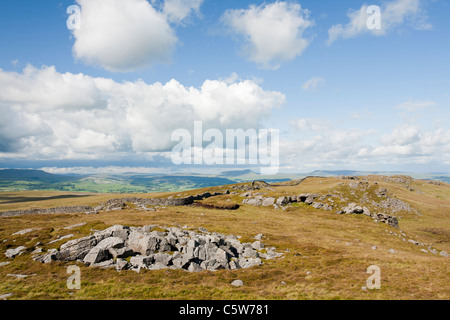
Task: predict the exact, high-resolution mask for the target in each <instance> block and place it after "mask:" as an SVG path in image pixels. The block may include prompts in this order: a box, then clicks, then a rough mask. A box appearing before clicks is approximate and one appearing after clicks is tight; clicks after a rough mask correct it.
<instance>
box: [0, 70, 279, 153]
mask: <svg viewBox="0 0 450 320" xmlns="http://www.w3.org/2000/svg"><path fill="white" fill-rule="evenodd" d="M71 90H75V91H72V92H71ZM284 101H285V97H284V95H283V94H281V93H279V92H272V91H265V90H264V89H263V88H262V87H260V86H259V85H258V84H257V83H255V82H254V81H251V80H240V79H238V78H236V77H235V78H233V80H231V79H227V80H206V81H205V82H204V83H203V84H202V85H201V87H199V88H197V87H186V86H184V85H182V84H181V83H179V82H178V81H176V80H171V81H169V82H167V83H165V84H162V83H159V82H156V83H151V84H147V83H145V82H143V81H135V82H123V83H118V82H115V81H113V80H112V79H105V78H95V77H90V76H86V75H83V74H71V73H64V74H62V73H59V72H58V71H56V70H55V68H54V67H43V68H35V67H32V66H29V67H27V68H26V69H25V70H24V71H23V72H22V73H17V72H5V71H3V70H1V69H0V112H1V114H2V117H0V153H1V152H3V154H1V156H0V158H1V157H3V156H4V154H5V153H14V152H15V153H17V154H19V155H21V156H23V157H28V158H29V159H103V158H118V157H119V158H120V157H130V156H131V157H133V156H132V155H134V154H137V153H146V152H167V151H170V150H171V147H172V146H173V144H174V143H173V142H171V134H172V132H173V131H174V130H175V129H178V128H186V129H192V127H193V123H194V121H203V125H204V128H206V129H207V128H217V129H219V130H225V129H228V128H230V129H234V128H243V129H248V128H255V129H256V128H258V127H259V126H260V124H261V121H262V119H263V118H264V117H266V116H268V115H269V114H270V113H271V111H272V110H273V109H274V108H278V107H280V106H281V105H282V104H283V103H284Z"/></svg>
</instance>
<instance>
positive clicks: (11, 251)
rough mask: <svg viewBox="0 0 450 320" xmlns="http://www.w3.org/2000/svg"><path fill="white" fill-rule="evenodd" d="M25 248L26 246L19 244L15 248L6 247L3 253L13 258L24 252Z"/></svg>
mask: <svg viewBox="0 0 450 320" xmlns="http://www.w3.org/2000/svg"><path fill="white" fill-rule="evenodd" d="M25 250H27V248H26V247H24V246H20V247H17V248H15V249H8V250H6V252H5V255H6V256H7V257H8V258H10V259H13V258H15V257H16V256H20V255H21V254H22V253H24V252H25Z"/></svg>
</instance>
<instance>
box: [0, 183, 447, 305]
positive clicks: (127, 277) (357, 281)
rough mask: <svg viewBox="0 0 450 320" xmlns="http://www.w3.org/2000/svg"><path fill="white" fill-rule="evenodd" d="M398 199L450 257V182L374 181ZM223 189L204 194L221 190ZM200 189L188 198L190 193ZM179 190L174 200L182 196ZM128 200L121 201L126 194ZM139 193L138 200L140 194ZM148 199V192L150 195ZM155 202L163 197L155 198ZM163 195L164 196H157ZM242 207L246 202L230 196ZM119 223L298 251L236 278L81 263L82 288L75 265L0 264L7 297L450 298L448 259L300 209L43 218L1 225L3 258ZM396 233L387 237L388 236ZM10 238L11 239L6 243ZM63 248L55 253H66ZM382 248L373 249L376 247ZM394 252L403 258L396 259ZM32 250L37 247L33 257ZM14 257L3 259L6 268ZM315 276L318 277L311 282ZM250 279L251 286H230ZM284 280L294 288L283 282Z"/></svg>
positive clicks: (369, 226) (421, 235)
mask: <svg viewBox="0 0 450 320" xmlns="http://www.w3.org/2000/svg"><path fill="white" fill-rule="evenodd" d="M370 179H372V180H376V181H378V183H379V185H380V186H384V187H386V188H388V189H389V191H390V192H392V193H394V194H395V195H396V196H397V197H398V198H400V199H402V200H404V201H406V202H408V203H409V204H411V205H412V206H414V207H415V208H417V209H419V210H420V211H421V213H422V216H417V215H412V214H411V215H404V216H403V218H402V219H401V220H400V228H401V230H402V231H404V232H405V233H406V234H408V235H410V236H411V237H414V239H415V240H418V241H420V242H428V243H433V246H434V247H435V248H436V249H439V250H445V251H447V252H450V237H449V233H450V185H445V184H443V185H441V186H436V185H430V184H427V183H426V182H425V181H421V180H417V181H415V182H413V183H411V184H410V185H411V187H413V188H414V189H419V190H421V191H422V192H423V193H424V194H422V195H419V194H417V193H416V192H411V191H408V190H407V189H406V188H405V186H404V185H402V184H398V183H387V182H384V181H383V180H382V178H380V177H372V178H370ZM342 181H343V180H339V179H335V178H323V179H322V178H315V179H307V180H305V181H304V182H303V183H302V184H300V185H298V186H295V187H279V188H276V191H271V192H268V194H283V193H286V194H299V193H303V192H320V193H327V192H328V190H329V189H330V188H332V187H335V186H337V185H338V183H340V182H342ZM222 189H223V188H219V187H217V188H205V189H202V190H201V191H206V190H222ZM201 191H200V190H195V191H189V192H183V193H181V195H182V196H185V195H188V194H196V193H200V192H201ZM179 194H180V193H172V194H167V195H175V196H177V195H179ZM55 195H61V193H57V192H23V193H22V192H21V193H7V194H5V193H3V194H1V197H7V198H11V197H17V196H22V197H29V196H33V197H36V196H55ZM119 196H120V197H121V196H122V195H119ZM133 196H135V195H133ZM142 196H146V197H149V195H148V194H147V195H142ZM151 196H152V197H153V196H155V195H154V194H152V195H151ZM158 196H161V195H158ZM113 197H117V195H89V197H81V198H67V199H55V200H46V201H37V202H21V203H8V204H4V203H1V202H4V201H5V199H4V198H2V200H1V199H0V210H7V209H16V208H30V207H51V206H61V205H76V204H91V205H95V204H96V203H98V202H100V201H104V200H106V199H109V198H113ZM220 198H221V199H218V200H221V201H226V200H227V199H231V200H232V201H233V202H237V203H240V202H241V200H242V199H241V198H240V197H239V195H229V196H221V197H220ZM80 222H86V223H87V224H86V225H85V226H83V227H79V228H75V229H72V230H64V229H63V228H64V227H66V226H70V225H74V224H77V223H80ZM114 224H123V225H128V226H142V225H146V224H157V225H165V226H173V225H180V226H184V225H188V226H191V227H193V228H198V227H204V228H207V229H208V230H209V231H211V232H212V231H217V232H222V233H226V234H231V233H232V234H236V235H241V236H243V238H242V241H244V242H246V241H252V240H251V238H252V237H254V236H255V235H256V234H258V233H263V234H264V235H266V238H265V239H264V240H263V242H264V243H265V244H268V245H273V246H275V247H277V249H278V251H285V250H286V249H289V251H290V252H288V253H286V255H285V257H284V258H282V259H280V260H277V261H269V262H267V263H265V264H263V265H262V266H260V267H255V268H251V269H246V270H236V271H218V272H207V271H206V272H201V273H188V272H184V271H178V270H161V271H143V272H141V274H136V273H134V272H132V271H124V272H120V273H117V272H116V271H114V270H102V269H97V268H87V267H84V266H82V265H80V267H81V270H82V271H81V272H82V289H81V290H78V291H77V290H74V291H71V290H68V289H67V288H66V281H67V277H68V275H67V274H66V267H67V266H68V265H70V263H61V262H54V263H51V264H47V265H43V264H40V263H37V262H34V261H32V260H31V258H30V254H29V252H27V253H26V254H23V255H22V256H19V257H17V258H15V259H14V260H12V262H11V264H9V265H6V266H3V267H0V294H5V293H9V292H12V293H14V294H15V295H14V296H13V298H16V299H44V298H46V299H111V298H113V299H114V298H119V299H449V298H450V280H449V279H450V277H449V275H450V274H449V269H448V265H449V260H448V258H444V257H440V256H434V255H431V254H430V253H428V254H425V253H423V252H421V251H420V248H419V247H417V246H415V245H413V244H411V243H409V242H404V241H402V240H401V239H399V238H398V237H396V236H393V235H391V234H390V233H389V232H390V231H392V232H396V233H397V232H398V230H397V229H394V228H391V227H389V226H387V225H386V224H376V223H374V222H373V221H372V219H370V218H369V217H366V216H362V215H360V216H357V215H336V214H335V213H333V212H326V211H322V210H315V209H313V208H311V207H308V206H305V205H299V206H296V207H294V208H291V209H288V210H286V211H282V210H274V209H271V208H258V207H252V206H246V205H243V206H241V207H240V208H239V209H238V210H234V211H223V210H213V209H206V208H202V207H173V208H169V207H168V208H165V209H159V210H158V211H157V212H141V211H135V210H129V211H122V212H114V213H107V212H104V213H101V214H99V215H84V214H71V215H45V216H44V215H43V216H22V217H13V218H0V252H4V251H5V250H6V249H7V248H8V247H16V246H19V245H25V246H27V247H29V248H31V247H32V246H33V245H34V244H35V243H36V242H37V241H41V242H44V243H46V242H48V241H50V240H53V239H55V238H56V237H57V236H60V235H66V234H70V233H73V234H75V237H81V236H83V235H87V234H89V232H90V229H103V228H106V227H108V226H111V225H114ZM25 228H39V229H40V230H38V231H34V232H32V233H29V234H26V235H22V236H11V234H12V233H14V232H16V231H19V230H22V229H25ZM386 230H387V231H386ZM3 239H8V241H7V242H4V243H3V242H1V241H2V240H3ZM60 244H61V243H56V244H54V245H53V246H50V247H48V248H51V247H58V246H59V245H60ZM374 245H375V246H377V250H372V249H371V247H372V246H374ZM391 248H394V249H395V250H396V251H397V254H391V253H389V252H388V250H389V249H391ZM31 250H32V248H31V249H30V251H31ZM7 260H8V259H7V258H6V257H5V256H4V255H3V254H0V262H4V261H7ZM370 265H378V266H379V267H380V268H381V276H382V279H381V285H382V288H381V290H375V291H371V290H369V291H363V290H361V287H362V286H365V285H366V279H367V278H368V277H369V274H366V269H367V267H368V266H370ZM308 271H310V272H311V274H309V275H307V272H308ZM11 273H16V274H17V273H20V274H35V275H33V276H31V277H28V278H26V279H15V278H12V277H8V276H6V275H7V274H11ZM235 279H242V280H243V281H244V283H245V286H244V287H240V288H235V287H232V286H231V285H230V282H231V281H233V280H235ZM282 281H284V282H285V284H282Z"/></svg>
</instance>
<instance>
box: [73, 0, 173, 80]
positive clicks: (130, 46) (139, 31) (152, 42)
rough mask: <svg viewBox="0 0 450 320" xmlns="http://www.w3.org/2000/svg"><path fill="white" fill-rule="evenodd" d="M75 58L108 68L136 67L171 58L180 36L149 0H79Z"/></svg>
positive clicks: (115, 69)
mask: <svg viewBox="0 0 450 320" xmlns="http://www.w3.org/2000/svg"><path fill="white" fill-rule="evenodd" d="M77 2H78V4H79V5H80V6H81V24H80V28H79V29H75V30H73V35H74V38H75V44H74V46H73V53H74V55H75V57H76V58H78V59H80V60H82V61H84V62H86V63H88V64H91V65H97V66H101V67H103V68H105V69H107V70H109V71H120V72H127V71H134V70H136V69H138V68H141V67H145V66H148V65H151V64H153V63H155V62H163V63H167V62H170V60H171V56H172V51H173V50H174V48H175V45H176V43H177V37H176V35H175V32H174V30H173V29H172V28H171V26H170V24H169V22H168V19H167V16H166V15H165V14H164V13H162V12H159V11H157V10H156V9H155V8H154V7H153V6H152V5H151V4H150V3H149V2H148V1H147V0H126V1H123V0H77Z"/></svg>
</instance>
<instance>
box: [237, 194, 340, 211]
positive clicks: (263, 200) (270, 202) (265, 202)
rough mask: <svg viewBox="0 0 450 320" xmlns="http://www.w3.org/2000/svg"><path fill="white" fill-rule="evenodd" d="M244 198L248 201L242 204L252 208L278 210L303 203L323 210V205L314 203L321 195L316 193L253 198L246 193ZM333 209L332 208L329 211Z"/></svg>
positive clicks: (256, 196)
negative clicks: (259, 207) (271, 207)
mask: <svg viewBox="0 0 450 320" xmlns="http://www.w3.org/2000/svg"><path fill="white" fill-rule="evenodd" d="M242 196H244V197H246V199H244V200H242V203H244V204H248V205H252V206H262V207H270V206H273V207H274V208H275V209H278V208H280V207H284V206H286V205H289V204H291V203H300V202H303V203H306V204H308V205H317V207H320V208H323V204H321V203H315V202H314V200H315V199H317V198H319V197H320V195H319V194H316V193H303V194H300V195H293V196H281V197H264V196H262V195H255V196H253V195H252V193H245V194H242ZM321 205H322V206H321ZM331 209H332V207H331V208H330V209H329V210H331ZM327 210H328V208H327Z"/></svg>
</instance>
